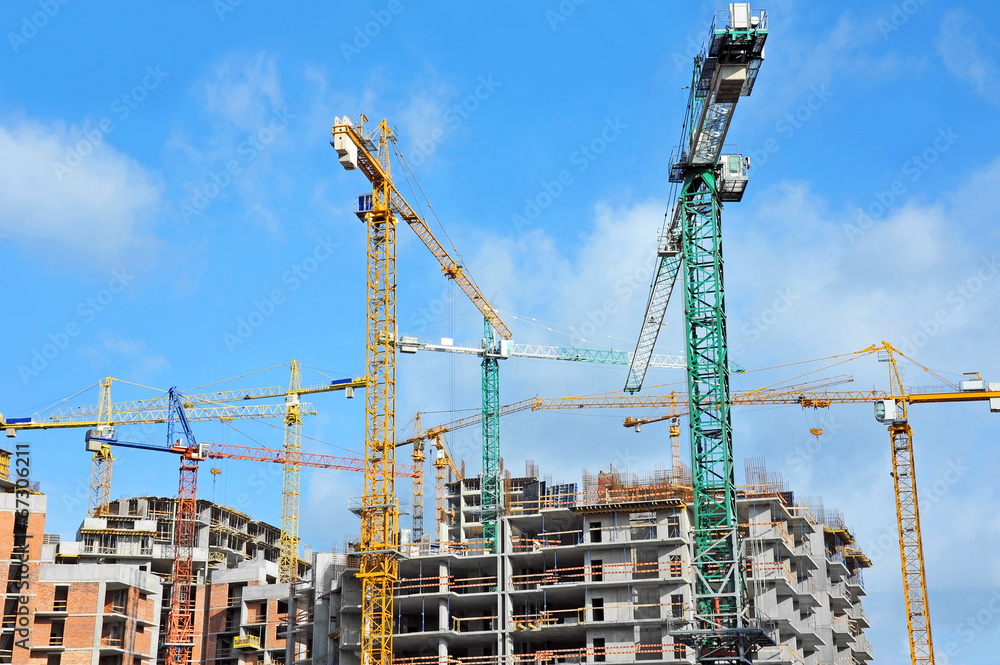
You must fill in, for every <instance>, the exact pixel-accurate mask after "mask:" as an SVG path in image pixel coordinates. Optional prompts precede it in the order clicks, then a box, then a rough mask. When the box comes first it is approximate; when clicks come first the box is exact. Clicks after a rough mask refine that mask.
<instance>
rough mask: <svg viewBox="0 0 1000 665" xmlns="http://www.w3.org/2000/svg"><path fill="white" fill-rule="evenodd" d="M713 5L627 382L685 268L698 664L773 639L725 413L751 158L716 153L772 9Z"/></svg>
mask: <svg viewBox="0 0 1000 665" xmlns="http://www.w3.org/2000/svg"><path fill="white" fill-rule="evenodd" d="M729 7H730V8H729V10H728V11H722V12H718V13H717V15H716V18H715V20H714V21H713V24H712V28H711V31H710V34H709V38H708V40H707V42H706V46H705V48H704V50H703V51H702V53H701V54H699V55H698V56H697V57H696V58H695V61H694V72H693V78H692V82H691V92H690V96H689V100H688V109H687V114H686V116H685V119H684V127H683V130H682V135H681V144H680V146H679V147H678V148H677V149H675V151H674V154H673V155H671V165H670V181H671V182H673V183H676V184H679V185H681V189H680V195H679V196H678V197H677V200H676V206H675V207H674V209H673V211H672V214H668V216H667V220H666V221H667V224H665V225H664V229H663V231H662V232H661V238H660V245H659V251H658V266H657V274H656V277H655V278H654V280H653V288H652V290H651V293H650V299H649V303H648V306H647V311H646V316H645V317H644V319H643V327H642V330H641V332H640V335H639V340H638V343H637V345H636V351H635V353H634V354H633V362H632V366H631V367H630V369H629V375H628V379H627V382H626V384H625V390H626V391H628V392H632V393H634V392H636V391H638V390H639V389H640V388H641V387H642V380H643V378H644V376H645V372H646V366H647V362H648V361H647V360H646V359H648V358H649V357H650V355H651V353H652V348H653V345H654V344H655V342H656V336H657V334H658V333H659V329H660V327H661V325H662V322H663V315H664V313H665V311H666V307H667V303H668V302H669V299H670V295H671V293H672V290H673V285H674V282H675V281H676V278H677V275H678V274H683V276H684V319H685V333H686V349H685V351H686V357H687V366H688V394H689V404H690V419H691V420H690V423H691V427H690V429H691V461H692V464H691V466H692V470H693V476H694V477H693V485H694V527H693V534H692V567H693V570H694V575H695V581H694V592H693V595H694V609H695V616H694V617H693V622H692V625H691V626H690V627H688V628H686V629H684V630H678V631H674V632H673V633H672V635H673V637H674V639H675V640H676V641H677V642H680V643H683V644H687V645H689V646H690V647H692V648H693V649H694V650H695V659H696V661H697V662H699V663H714V664H718V665H737V664H739V665H744V664H748V663H751V662H752V660H753V655H754V653H755V652H756V650H757V648H758V647H759V646H761V645H767V644H773V642H772V641H771V639H770V637H769V636H768V635H767V634H766V633H765V632H764V631H763V630H762V629H761V628H760V624H759V623H758V622H757V620H756V619H754V618H753V616H752V615H753V613H752V611H751V609H750V608H749V607H748V603H747V597H746V590H745V587H744V583H743V572H744V571H743V566H742V562H741V561H742V558H743V555H742V552H741V543H740V537H739V530H738V520H737V515H736V483H735V474H734V470H733V439H732V423H731V421H730V413H729V409H730V393H729V358H728V355H729V353H728V344H727V340H726V299H725V282H724V279H723V273H724V270H723V266H724V264H723V258H722V223H721V211H722V203H723V202H726V201H739V200H740V199H741V198H742V197H743V191H744V189H745V188H746V183H747V177H746V170H747V168H748V164H747V161H746V160H744V159H743V158H742V157H741V156H740V155H738V154H723V144H724V142H725V138H726V134H727V132H728V130H729V124H730V122H731V120H732V114H733V111H734V109H735V108H736V104H737V102H738V101H739V98H740V97H741V96H745V95H749V94H750V92H751V90H752V89H753V84H754V82H755V81H756V78H757V72H758V71H759V68H760V65H761V63H762V62H763V49H764V41H765V39H766V38H767V13H766V12H764V11H763V10H758V11H756V12H753V11H751V9H750V5H749V4H748V3H732V4H730V6H729Z"/></svg>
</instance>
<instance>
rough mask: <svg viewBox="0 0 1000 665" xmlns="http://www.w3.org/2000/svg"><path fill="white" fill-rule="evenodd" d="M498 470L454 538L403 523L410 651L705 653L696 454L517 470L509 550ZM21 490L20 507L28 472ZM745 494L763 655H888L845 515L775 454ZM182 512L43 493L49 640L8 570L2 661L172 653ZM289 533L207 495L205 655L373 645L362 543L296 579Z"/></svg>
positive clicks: (422, 654) (324, 557) (460, 658)
mask: <svg viewBox="0 0 1000 665" xmlns="http://www.w3.org/2000/svg"><path fill="white" fill-rule="evenodd" d="M479 480H480V479H479V478H478V477H475V478H466V479H463V480H459V481H455V482H451V483H449V484H448V485H447V493H446V507H445V509H444V510H443V511H440V512H439V513H438V516H437V517H438V518H437V520H436V521H437V522H438V525H437V527H436V528H435V529H434V534H437V538H435V537H434V536H433V535H432V534H431V533H428V534H426V535H424V536H423V537H421V538H420V539H419V541H418V542H411V538H410V535H411V534H410V532H409V530H404V532H403V533H402V534H401V536H402V537H401V542H402V543H404V544H403V546H402V552H401V555H402V559H401V561H400V580H399V583H398V585H397V588H396V599H395V611H394V616H393V621H394V626H393V633H394V651H395V659H394V660H395V662H396V663H399V664H400V665H423V664H427V665H432V664H437V663H451V664H455V665H458V664H460V663H461V664H468V665H489V664H493V663H497V664H500V663H521V662H525V663H526V662H532V663H535V662H553V663H555V662H568V663H583V662H588V663H590V662H593V663H599V662H609V663H612V662H619V663H630V662H640V661H641V662H651V663H656V662H662V663H675V662H693V654H692V652H691V650H690V649H688V648H687V647H685V646H684V645H682V644H679V643H676V642H674V640H673V639H672V637H671V632H672V631H674V630H676V629H682V628H684V627H685V626H686V625H687V624H688V622H689V621H690V619H691V616H692V592H691V588H692V575H693V573H692V566H691V554H690V553H691V547H690V542H689V538H690V526H691V517H692V515H691V508H690V507H689V506H690V499H691V489H690V484H691V483H690V480H691V479H690V472H689V471H688V470H687V469H686V468H683V469H680V473H679V474H678V471H657V472H653V473H649V474H635V473H628V472H625V471H623V470H618V469H615V468H613V467H612V468H610V469H609V470H608V471H601V472H599V473H597V474H596V475H594V474H590V473H587V472H586V471H585V472H584V473H583V476H582V478H581V480H580V481H579V482H567V483H559V484H554V483H553V482H552V481H551V480H550V479H548V478H543V477H540V475H539V473H538V470H537V468H536V467H534V465H532V464H530V463H529V464H528V465H527V468H526V472H525V474H524V475H523V476H521V477H511V476H510V474H509V473H508V474H507V476H506V478H505V496H504V506H505V508H504V513H503V517H502V520H501V530H500V536H501V539H500V542H501V548H500V549H501V552H500V554H499V555H498V554H494V553H491V552H489V551H488V548H486V547H485V546H484V540H483V529H482V523H481V522H480V518H481V493H480V487H479ZM4 488H5V489H6V490H7V493H6V494H4V495H3V496H5V497H8V498H9V499H11V500H10V501H7V502H6V503H7V504H10V505H6V504H5V506H4V515H6V516H7V517H10V518H11V520H13V496H14V494H13V493H12V490H13V485H12V484H11V483H7V482H5V483H4ZM739 496H740V499H739V515H740V522H741V524H740V529H741V532H742V533H743V535H744V539H743V542H744V543H745V547H746V552H747V561H748V563H747V571H746V580H747V589H748V595H749V596H750V600H751V601H752V603H753V606H754V608H755V610H756V612H757V615H758V616H759V617H762V618H765V619H766V620H767V622H768V624H769V626H770V627H771V629H772V630H773V633H774V635H775V638H776V641H777V642H778V645H777V646H775V647H768V648H765V649H763V650H762V651H761V652H760V654H759V658H758V660H759V661H760V662H769V663H800V664H807V665H814V664H815V665H819V664H830V665H833V664H834V663H862V664H863V663H865V662H867V661H869V660H870V659H871V658H872V652H871V648H870V647H869V646H868V642H867V640H866V639H865V629H866V628H867V627H868V619H867V616H866V615H865V612H864V609H863V608H862V603H861V599H862V597H863V596H864V593H865V592H864V584H863V579H862V570H863V569H864V568H866V567H868V566H869V565H870V563H869V561H868V559H867V558H866V557H865V556H864V554H863V553H862V552H861V550H860V548H859V547H858V546H857V545H856V543H855V541H854V537H853V535H852V533H851V531H850V530H849V529H848V528H847V526H846V525H845V524H844V521H843V519H842V518H841V516H840V515H839V513H836V512H835V511H830V510H825V509H823V507H822V504H821V502H819V501H818V500H814V499H800V500H797V499H796V496H795V495H794V493H793V492H792V491H790V490H789V488H788V487H787V486H786V485H785V483H784V482H783V481H782V479H781V477H780V475H778V474H768V473H767V471H766V469H765V467H764V464H763V461H761V460H754V461H751V462H748V464H747V470H746V484H745V485H744V486H742V487H741V488H740V495H739ZM175 509H176V501H175V500H174V499H170V498H159V497H140V498H123V499H119V500H117V501H114V502H112V503H111V505H110V506H109V509H108V510H107V511H106V512H105V513H104V514H103V515H102V517H100V518H92V517H88V518H86V519H84V521H83V523H82V525H81V527H80V529H79V530H78V532H77V534H76V539H75V540H63V539H60V538H59V537H58V536H54V535H44V512H45V496H44V495H41V494H36V495H34V496H33V498H32V502H31V510H30V515H31V519H30V520H29V522H28V531H27V534H28V536H27V538H26V541H25V542H27V543H28V544H29V546H30V548H31V556H30V561H29V565H28V576H27V578H28V579H29V580H30V581H31V589H32V594H31V598H32V606H31V608H30V609H31V612H30V616H31V625H30V626H29V634H30V637H29V647H30V648H28V649H27V650H25V649H13V645H14V643H15V641H16V640H18V639H19V638H18V633H17V630H18V623H17V621H18V618H17V598H18V593H17V590H16V587H12V586H11V584H12V582H13V580H12V579H11V577H10V576H11V575H12V573H9V578H8V584H7V591H8V593H7V596H6V600H5V611H4V616H3V630H2V632H0V662H17V663H31V664H33V665H42V664H44V665H140V664H141V663H147V664H148V665H152V664H153V663H154V662H160V663H162V662H164V654H165V650H164V649H163V646H162V642H163V640H162V636H163V635H165V631H166V617H167V609H168V608H169V589H170V566H171V563H172V560H173V543H172V538H173V534H174V532H175V529H174V525H173V520H174V516H175ZM5 519H6V518H5ZM6 531H7V532H11V530H10V529H7V530H6ZM278 540H279V530H278V529H277V528H275V527H273V526H271V525H269V524H266V523H263V522H259V521H254V520H253V519H251V518H250V517H249V516H247V515H244V514H243V513H240V512H239V511H235V510H232V509H230V508H226V507H223V506H219V505H216V504H213V503H211V502H208V501H199V502H198V531H197V543H198V544H197V547H196V548H195V557H194V559H195V562H196V565H195V579H196V587H195V593H194V595H193V599H192V603H193V608H192V609H193V611H194V617H195V621H194V625H195V626H196V634H195V645H194V648H193V650H192V654H191V661H190V662H192V663H203V664H205V665H209V664H212V665H250V664H257V663H260V664H267V663H279V664H282V665H285V664H287V665H314V664H315V665H334V664H340V663H342V664H344V665H349V664H351V663H360V662H361V656H360V635H361V585H360V582H359V580H358V578H357V576H356V573H357V572H358V566H359V563H360V555H359V554H358V552H357V551H356V549H357V548H356V542H348V543H347V547H346V551H345V552H344V553H313V552H311V551H308V550H307V551H306V553H305V560H300V562H299V574H300V579H301V581H299V582H296V583H294V584H288V583H277V578H278V563H277V561H278V556H279V547H278ZM10 545H11V546H10V547H7V548H5V551H12V549H13V547H14V546H15V545H16V543H14V542H13V541H12V542H11V543H10ZM11 556H12V558H11V561H10V562H9V563H15V565H16V561H15V559H16V557H14V556H13V554H12V555H11ZM8 569H10V570H13V568H11V566H8ZM498 571H499V574H498ZM12 589H13V590H12Z"/></svg>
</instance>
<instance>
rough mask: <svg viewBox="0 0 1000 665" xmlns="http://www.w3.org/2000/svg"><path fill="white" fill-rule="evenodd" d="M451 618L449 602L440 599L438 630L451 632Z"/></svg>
mask: <svg viewBox="0 0 1000 665" xmlns="http://www.w3.org/2000/svg"><path fill="white" fill-rule="evenodd" d="M450 623H451V617H450V616H449V615H448V601H447V600H446V599H444V598H439V599H438V630H449V628H450Z"/></svg>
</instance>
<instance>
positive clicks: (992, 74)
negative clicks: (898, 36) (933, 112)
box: [938, 9, 1000, 104]
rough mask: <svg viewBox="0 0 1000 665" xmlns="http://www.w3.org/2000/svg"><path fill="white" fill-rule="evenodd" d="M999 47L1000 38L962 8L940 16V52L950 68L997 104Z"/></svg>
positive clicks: (975, 89)
mask: <svg viewBox="0 0 1000 665" xmlns="http://www.w3.org/2000/svg"><path fill="white" fill-rule="evenodd" d="M998 48H1000V43H998V42H997V39H996V38H995V37H993V35H991V34H990V33H989V32H987V31H986V29H985V28H984V26H983V25H982V23H980V22H979V21H977V20H976V19H975V18H973V17H972V16H969V14H967V13H966V12H965V11H964V10H962V9H953V10H952V11H950V12H948V13H947V14H945V16H944V18H943V19H942V20H941V33H940V36H939V38H938V52H939V53H940V54H941V58H942V59H943V60H944V65H945V67H946V68H947V69H948V72H949V73H950V74H951V75H952V76H954V77H955V78H956V79H958V80H959V81H962V82H963V83H965V84H967V85H968V86H970V87H971V88H972V89H973V90H974V91H975V92H976V94H978V95H979V96H980V97H983V98H984V99H986V100H988V101H990V102H992V103H994V104H1000V65H998V64H997V61H996V53H997V50H998Z"/></svg>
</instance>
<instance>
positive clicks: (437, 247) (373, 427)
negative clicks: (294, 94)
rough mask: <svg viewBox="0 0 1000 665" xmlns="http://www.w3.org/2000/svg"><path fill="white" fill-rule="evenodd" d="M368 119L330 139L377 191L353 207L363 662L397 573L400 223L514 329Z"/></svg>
mask: <svg viewBox="0 0 1000 665" xmlns="http://www.w3.org/2000/svg"><path fill="white" fill-rule="evenodd" d="M366 122H368V118H367V117H365V116H364V115H362V116H361V120H360V122H355V121H353V120H352V119H351V118H348V117H342V118H340V117H338V118H336V119H335V120H334V125H333V130H332V134H331V137H330V144H331V145H332V146H333V148H334V149H335V150H336V151H337V155H338V159H339V161H340V163H341V165H342V166H343V167H344V168H345V169H347V170H349V171H350V170H354V169H360V170H361V171H362V172H363V173H364V174H365V177H367V178H368V180H369V181H370V182H371V183H372V193H371V194H367V193H366V194H363V195H361V196H360V197H358V200H357V205H356V206H355V213H356V214H357V215H358V217H359V218H360V219H361V220H362V221H364V222H365V224H366V226H367V227H368V330H367V344H366V349H367V352H366V359H367V365H368V387H367V393H366V405H365V464H366V465H365V489H364V494H363V495H362V505H361V542H360V549H361V552H362V556H361V570H360V572H359V574H358V577H359V578H360V579H361V585H362V594H361V662H362V663H364V665H390V664H391V662H392V596H393V587H394V585H395V583H396V579H397V578H398V572H399V568H398V565H399V564H398V561H397V550H398V545H399V544H398V542H397V541H398V538H399V536H398V532H399V504H398V500H397V498H396V487H395V475H394V473H393V467H394V464H395V458H396V456H395V445H394V433H395V418H396V345H395V344H396V332H397V331H396V222H397V219H402V220H403V221H405V222H406V223H407V224H408V225H409V226H410V228H412V229H413V231H414V232H415V233H416V234H417V236H418V237H419V238H420V240H421V241H423V243H424V244H425V245H426V246H427V248H428V249H429V250H430V251H431V253H432V254H433V255H434V256H435V258H437V260H438V262H439V263H440V264H441V270H442V271H443V272H444V274H445V276H446V277H448V278H449V279H453V280H455V282H456V283H457V284H458V285H459V287H460V288H461V289H462V291H464V292H465V294H466V295H467V296H468V297H469V299H470V300H472V302H473V304H475V306H476V307H477V308H478V309H479V311H480V312H482V314H483V316H484V317H485V318H486V320H487V321H488V322H489V323H490V324H491V325H492V326H493V328H494V329H495V330H496V331H497V332H498V333H499V334H500V336H501V337H502V338H504V339H510V337H511V333H510V330H509V329H508V328H507V326H506V324H504V322H503V321H502V320H501V319H500V317H499V315H498V314H497V313H496V312H495V311H494V309H493V307H492V305H490V304H489V302H487V300H486V297H485V296H484V295H483V294H482V292H481V291H480V289H479V287H478V286H477V285H476V284H475V282H474V281H473V280H472V279H471V278H470V277H469V276H468V275H467V274H466V273H465V271H464V270H463V268H462V266H461V265H460V264H459V263H458V262H457V261H456V260H455V259H454V258H452V256H451V255H450V254H449V253H448V251H447V250H446V249H445V248H444V247H443V246H442V245H441V243H440V242H438V240H437V238H435V237H434V234H433V233H431V230H430V229H429V228H428V226H427V223H426V222H425V221H424V220H423V218H422V217H421V216H420V215H418V214H417V213H416V212H415V211H414V209H413V208H412V207H411V206H410V204H409V203H407V202H406V199H405V198H404V197H403V196H402V195H401V194H400V193H399V191H398V190H397V188H396V186H395V185H394V184H393V180H392V175H391V172H390V160H389V153H390V151H392V152H394V153H395V154H396V156H397V159H398V161H399V163H400V165H401V166H403V169H404V175H405V173H406V171H405V169H406V162H405V160H404V159H403V158H402V156H401V155H400V153H399V150H398V148H397V146H396V137H395V134H394V132H393V130H392V128H391V127H390V126H389V122H388V121H387V120H383V121H382V122H380V123H379V124H378V126H377V127H376V128H375V129H374V130H371V131H370V132H369V133H368V134H365V123H366Z"/></svg>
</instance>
